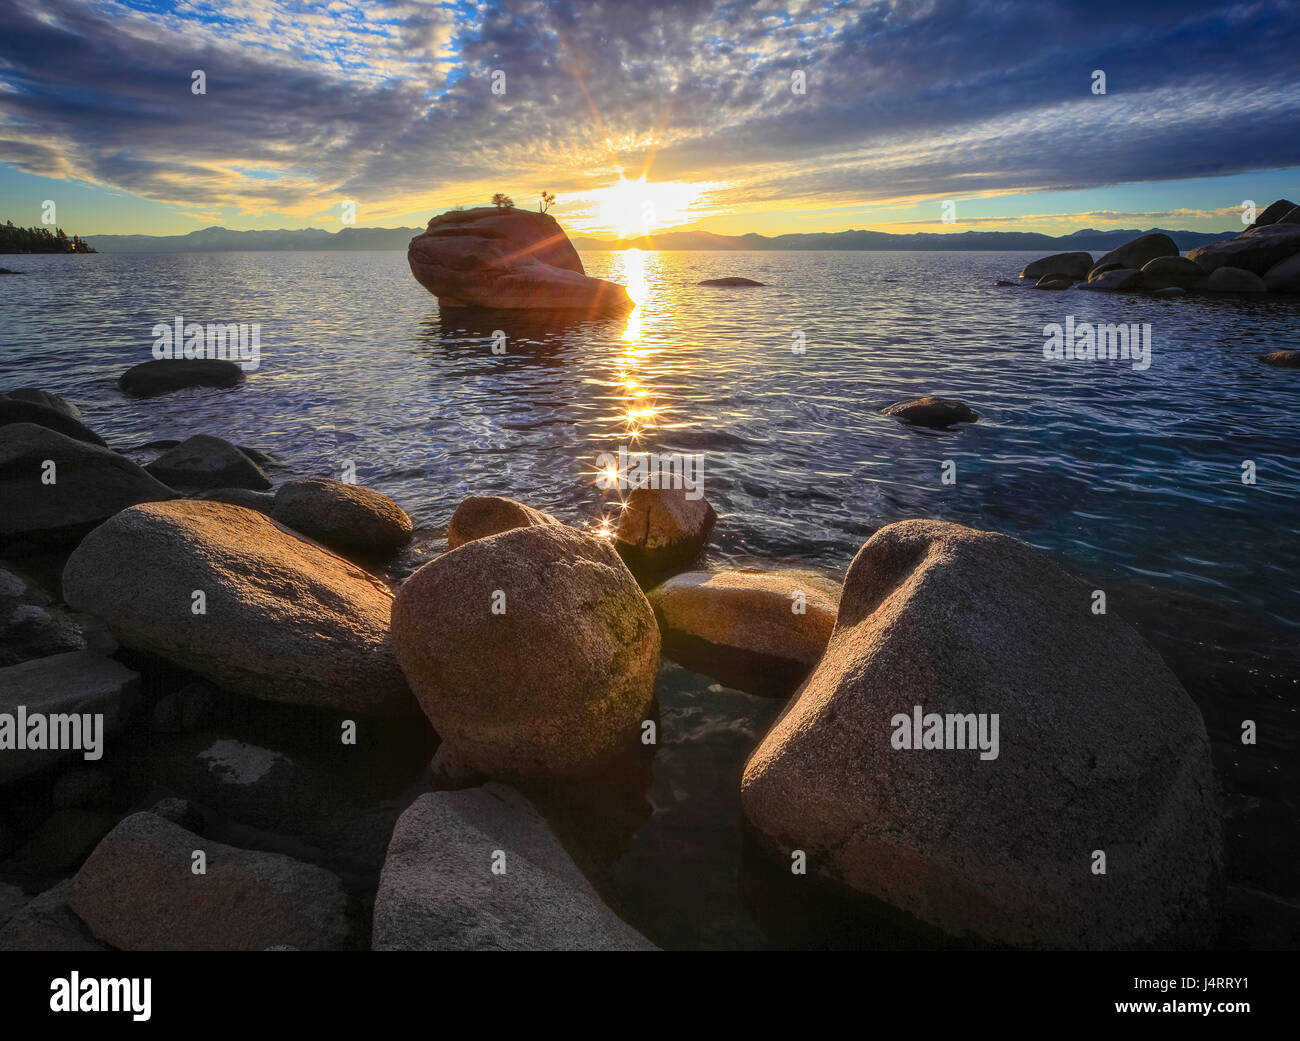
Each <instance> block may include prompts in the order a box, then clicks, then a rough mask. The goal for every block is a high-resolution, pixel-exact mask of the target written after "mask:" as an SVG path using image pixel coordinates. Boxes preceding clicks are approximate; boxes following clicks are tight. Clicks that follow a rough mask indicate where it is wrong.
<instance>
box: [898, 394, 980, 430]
mask: <svg viewBox="0 0 1300 1041" xmlns="http://www.w3.org/2000/svg"><path fill="white" fill-rule="evenodd" d="M880 411H881V412H882V413H883V414H884V415H886V416H893V417H894V418H895V419H901V420H902V421H903V422H905V423H912V424H914V425H916V426H923V427H933V428H934V429H936V430H944V429H946V428H948V427H950V426H952V425H953V424H954V423H974V422H976V421H977V420H978V419H979V418H980V417H979V415H978V414H977V413H975V412H974V411H972V410H971V408H970V406H968V405H966V404H965V403H964V402H961V401H957V400H956V399H955V398H936V397H924V398H914V399H913V400H911V401H895V402H894V403H893V404H892V405H886V406H885V407H884V408H882V409H881V410H880Z"/></svg>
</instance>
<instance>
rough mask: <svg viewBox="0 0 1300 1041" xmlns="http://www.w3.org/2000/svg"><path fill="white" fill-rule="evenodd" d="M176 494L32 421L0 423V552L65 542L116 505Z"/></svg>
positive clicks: (107, 454) (109, 455)
mask: <svg viewBox="0 0 1300 1041" xmlns="http://www.w3.org/2000/svg"><path fill="white" fill-rule="evenodd" d="M175 495H176V493H175V492H173V491H172V490H171V489H170V488H168V487H167V486H166V485H165V484H163V483H161V482H160V481H158V480H157V479H156V478H154V477H153V476H151V475H150V474H148V473H146V472H145V471H144V470H142V469H141V468H140V467H138V466H136V465H135V463H133V462H131V460H129V459H127V458H125V457H123V456H120V455H118V454H117V453H116V452H111V451H109V450H108V449H107V448H100V447H99V446H97V445H91V444H87V443H86V442H84V441H77V440H74V439H73V438H70V437H67V436H65V435H63V434H60V433H58V432H57V431H54V430H50V429H48V428H47V427H43V426H37V425H35V424H33V423H14V424H11V425H10V426H7V427H0V499H2V500H3V501H4V504H5V508H4V510H3V511H2V512H0V555H6V556H9V555H19V554H24V553H32V552H40V551H42V550H45V549H50V548H55V547H60V546H66V545H70V544H72V543H75V542H76V541H77V540H78V539H79V538H81V537H82V536H83V535H84V534H85V533H86V532H88V531H89V530H90V529H91V528H93V527H94V526H95V525H96V524H99V523H100V522H101V521H103V520H105V519H107V518H109V517H111V516H113V514H115V513H117V512H118V511H119V510H124V509H126V508H127V507H128V506H134V505H136V504H137V503H141V502H156V501H158V500H160V499H171V498H175Z"/></svg>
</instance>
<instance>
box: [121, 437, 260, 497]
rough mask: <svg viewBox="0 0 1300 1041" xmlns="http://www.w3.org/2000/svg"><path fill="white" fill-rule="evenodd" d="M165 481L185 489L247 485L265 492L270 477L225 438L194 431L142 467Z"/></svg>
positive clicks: (244, 486) (249, 487)
mask: <svg viewBox="0 0 1300 1041" xmlns="http://www.w3.org/2000/svg"><path fill="white" fill-rule="evenodd" d="M145 469H146V470H148V471H149V472H150V473H151V474H153V475H154V476H155V477H157V478H158V480H160V481H164V482H166V483H167V484H170V485H175V486H180V487H186V488H248V489H251V490H253V491H265V490H266V489H267V488H270V487H271V479H270V478H269V477H267V476H266V474H265V472H263V470H262V468H261V467H260V466H258V465H257V464H256V463H255V462H253V460H251V459H250V458H249V457H248V456H246V455H245V454H244V453H243V452H242V451H240V450H239V448H237V447H236V446H235V445H232V444H231V443H230V442H229V441H223V440H222V439H221V438H219V437H211V436H209V435H208V434H195V435H194V436H193V437H188V438H186V439H185V440H184V441H182V442H181V443H180V444H178V445H177V446H176V447H175V448H169V449H168V450H167V451H166V452H164V453H163V454H162V455H160V456H159V457H158V458H157V459H155V460H154V461H153V462H152V463H150V464H149V465H148V466H146V467H145Z"/></svg>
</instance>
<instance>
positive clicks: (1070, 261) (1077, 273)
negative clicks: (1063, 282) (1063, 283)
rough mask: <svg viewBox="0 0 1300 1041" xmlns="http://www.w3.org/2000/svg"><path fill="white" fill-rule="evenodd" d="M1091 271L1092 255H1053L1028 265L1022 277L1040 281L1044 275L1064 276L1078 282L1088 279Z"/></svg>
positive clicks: (1021, 274) (1021, 273) (1079, 253)
mask: <svg viewBox="0 0 1300 1041" xmlns="http://www.w3.org/2000/svg"><path fill="white" fill-rule="evenodd" d="M1091 269H1092V254H1091V253H1083V252H1076V253H1053V254H1052V255H1051V256H1050V257H1042V258H1040V259H1038V260H1035V261H1033V262H1032V263H1029V264H1026V265H1025V267H1024V270H1023V271H1021V272H1020V277H1021V278H1034V279H1038V278H1042V277H1043V276H1044V275H1064V276H1066V277H1067V278H1069V279H1071V280H1072V281H1075V282H1077V281H1078V280H1079V279H1081V278H1087V277H1088V272H1089V271H1090V270H1091Z"/></svg>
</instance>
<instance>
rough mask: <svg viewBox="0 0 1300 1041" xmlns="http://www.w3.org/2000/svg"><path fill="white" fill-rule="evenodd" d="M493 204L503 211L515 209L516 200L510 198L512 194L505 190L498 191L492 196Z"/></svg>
mask: <svg viewBox="0 0 1300 1041" xmlns="http://www.w3.org/2000/svg"><path fill="white" fill-rule="evenodd" d="M492 205H493V206H495V207H496V208H497V209H498V210H502V211H504V210H513V209H514V208H515V200H514V199H512V198H510V196H508V195H506V194H505V193H504V192H497V193H496V195H494V196H492Z"/></svg>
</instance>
